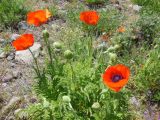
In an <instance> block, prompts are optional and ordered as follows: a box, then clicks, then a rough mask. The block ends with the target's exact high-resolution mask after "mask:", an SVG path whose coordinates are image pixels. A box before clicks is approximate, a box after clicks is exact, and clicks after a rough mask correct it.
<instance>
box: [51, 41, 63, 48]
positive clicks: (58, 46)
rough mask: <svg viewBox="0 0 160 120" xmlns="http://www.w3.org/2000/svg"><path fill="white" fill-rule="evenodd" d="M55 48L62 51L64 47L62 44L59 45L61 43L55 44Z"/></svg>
mask: <svg viewBox="0 0 160 120" xmlns="http://www.w3.org/2000/svg"><path fill="white" fill-rule="evenodd" d="M53 47H54V48H56V49H61V48H62V45H61V43H59V42H54V43H53Z"/></svg>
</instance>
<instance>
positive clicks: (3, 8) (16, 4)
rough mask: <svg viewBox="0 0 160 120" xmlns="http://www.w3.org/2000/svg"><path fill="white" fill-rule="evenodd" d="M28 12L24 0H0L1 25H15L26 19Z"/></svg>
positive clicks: (2, 26)
mask: <svg viewBox="0 0 160 120" xmlns="http://www.w3.org/2000/svg"><path fill="white" fill-rule="evenodd" d="M26 13H27V9H26V8H25V7H24V0H2V1H1V2H0V23H1V24H0V27H1V28H8V27H15V26H16V25H17V23H18V22H19V21H21V20H22V19H24V17H25V15H26Z"/></svg>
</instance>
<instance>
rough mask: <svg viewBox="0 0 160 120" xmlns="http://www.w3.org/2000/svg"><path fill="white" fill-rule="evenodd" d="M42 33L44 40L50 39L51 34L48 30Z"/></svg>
mask: <svg viewBox="0 0 160 120" xmlns="http://www.w3.org/2000/svg"><path fill="white" fill-rule="evenodd" d="M42 33H43V37H44V38H49V33H48V31H47V30H43V31H42Z"/></svg>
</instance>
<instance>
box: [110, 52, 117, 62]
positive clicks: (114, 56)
mask: <svg viewBox="0 0 160 120" xmlns="http://www.w3.org/2000/svg"><path fill="white" fill-rule="evenodd" d="M109 57H110V60H111V61H115V60H116V59H117V55H116V54H115V53H109Z"/></svg>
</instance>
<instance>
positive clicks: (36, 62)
mask: <svg viewBox="0 0 160 120" xmlns="http://www.w3.org/2000/svg"><path fill="white" fill-rule="evenodd" d="M29 51H30V53H31V55H32V57H33V59H34V62H35V64H36V70H37V74H38V76H39V77H40V69H39V66H38V61H37V59H36V58H35V57H34V54H33V52H32V51H31V49H30V48H29Z"/></svg>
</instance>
